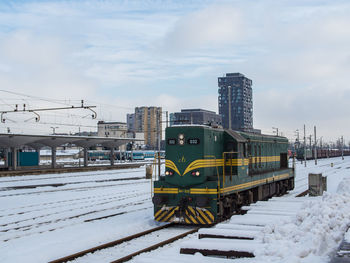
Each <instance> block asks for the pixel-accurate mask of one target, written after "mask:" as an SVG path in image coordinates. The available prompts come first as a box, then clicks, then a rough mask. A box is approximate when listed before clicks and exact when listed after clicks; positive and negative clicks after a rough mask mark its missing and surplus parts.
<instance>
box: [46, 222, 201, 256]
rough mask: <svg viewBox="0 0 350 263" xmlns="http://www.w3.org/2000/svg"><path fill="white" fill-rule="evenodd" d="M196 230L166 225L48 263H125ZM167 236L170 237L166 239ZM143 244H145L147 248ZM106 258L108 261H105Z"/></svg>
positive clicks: (196, 229)
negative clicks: (155, 240)
mask: <svg viewBox="0 0 350 263" xmlns="http://www.w3.org/2000/svg"><path fill="white" fill-rule="evenodd" d="M198 230H199V227H195V228H193V227H184V226H178V225H174V224H167V225H163V226H159V227H155V228H152V229H149V230H146V231H143V232H140V233H137V234H133V235H130V236H127V237H124V238H121V239H118V240H114V241H112V242H108V243H105V244H102V245H99V246H96V247H92V248H89V249H86V250H83V251H80V252H77V253H74V254H72V255H68V256H65V257H62V258H59V259H56V260H53V261H50V262H49V263H63V262H69V261H72V260H75V262H80V260H79V259H81V262H85V261H88V258H90V257H93V259H90V261H91V262H106V260H107V261H108V262H111V263H121V262H126V261H128V260H130V259H132V258H133V257H135V256H137V255H139V254H141V253H145V252H149V251H152V250H155V249H157V248H159V247H162V246H164V245H167V244H170V243H172V242H175V241H177V240H179V239H181V238H183V237H185V236H187V235H190V234H193V233H195V232H197V231H198ZM162 232H163V233H162ZM162 236H163V238H165V239H164V240H162V241H161V242H158V243H155V244H152V245H150V246H148V242H147V240H148V241H149V239H150V238H151V239H152V238H153V240H154V238H157V239H162ZM167 236H171V237H170V238H168V237H167ZM142 239H143V240H142ZM126 243H127V244H126ZM145 243H147V246H146V244H145ZM123 245H124V246H123ZM126 247H128V249H126ZM105 250H106V251H105ZM116 252H117V253H116ZM106 254H108V256H106ZM110 254H119V255H118V256H117V255H116V256H115V258H113V259H112V257H114V256H113V255H112V256H111V255H110ZM106 257H107V258H110V259H107V258H106Z"/></svg>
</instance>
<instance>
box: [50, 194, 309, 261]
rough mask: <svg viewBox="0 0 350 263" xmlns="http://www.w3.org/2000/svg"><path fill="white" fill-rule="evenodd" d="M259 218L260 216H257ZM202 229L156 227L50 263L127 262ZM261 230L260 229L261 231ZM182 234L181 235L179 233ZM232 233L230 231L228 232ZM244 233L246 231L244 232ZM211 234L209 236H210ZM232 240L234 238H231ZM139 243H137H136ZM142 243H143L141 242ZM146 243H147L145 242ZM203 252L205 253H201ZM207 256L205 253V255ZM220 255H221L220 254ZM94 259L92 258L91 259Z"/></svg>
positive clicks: (174, 226)
mask: <svg viewBox="0 0 350 263" xmlns="http://www.w3.org/2000/svg"><path fill="white" fill-rule="evenodd" d="M306 194H307V190H306V191H304V192H301V193H299V194H297V195H296V197H299V196H304V195H306ZM273 214H274V212H272V215H273ZM257 216H258V215H257ZM282 216H283V212H282ZM256 228H258V229H259V227H258V226H257V227H256ZM175 229H176V231H175V232H174V233H171V234H169V233H168V235H171V237H170V238H166V239H165V240H162V241H160V242H158V243H155V244H152V245H150V246H145V244H143V247H142V248H140V247H138V246H137V245H134V248H132V249H131V250H130V249H128V252H127V253H124V255H122V256H120V257H119V258H117V259H111V258H110V256H109V257H108V259H106V258H105V255H106V254H109V255H110V254H114V253H115V251H118V250H119V251H120V250H122V251H123V250H124V249H125V247H126V245H125V246H124V247H120V246H122V245H123V244H125V243H126V242H127V246H129V247H130V246H131V247H132V246H133V242H134V241H135V240H137V239H140V238H141V237H143V238H144V240H147V236H148V239H150V238H151V239H152V236H154V237H156V238H157V239H161V237H160V236H162V234H161V233H160V231H164V230H175ZM199 229H200V227H194V228H193V227H192V228H190V229H189V228H188V227H184V226H179V225H174V224H167V225H164V226H160V227H156V228H153V229H150V230H147V231H143V232H140V233H137V234H134V235H131V236H128V237H125V238H122V239H118V240H115V241H112V242H108V243H105V244H102V245H99V246H96V247H92V248H90V249H86V250H83V251H80V252H77V253H74V254H72V255H69V256H66V257H62V258H59V259H56V260H53V261H50V262H49V263H61V262H69V261H72V260H74V262H85V261H88V262H110V263H121V262H126V261H128V260H130V259H132V258H133V257H135V256H137V255H140V254H142V253H145V252H150V251H152V250H155V249H158V248H159V247H162V246H164V245H166V244H170V243H173V242H175V241H177V240H179V239H181V238H183V237H185V236H187V235H189V234H193V233H195V232H197V231H199ZM259 230H260V229H259ZM179 232H181V233H179ZM224 232H226V230H224ZM228 232H230V231H228ZM243 232H244V231H243ZM208 233H209V234H208ZM208 233H206V232H205V231H204V232H203V233H202V234H200V235H199V238H208V237H209V238H210V237H214V238H215V237H216V238H217V237H218V236H216V235H214V236H213V235H211V234H210V229H209V232H208ZM221 238H225V237H224V236H221ZM235 238H237V239H243V241H242V242H245V240H244V239H248V240H253V238H252V237H249V238H247V237H244V236H242V237H239V236H238V237H235ZM231 239H232V237H231ZM136 242H137V241H136ZM141 243H142V241H141ZM144 243H145V242H144ZM146 243H147V242H146ZM107 249H108V251H105V252H104V250H107ZM195 251H196V250H192V249H190V250H188V249H182V253H189V254H192V252H195ZM201 252H203V251H201ZM225 253H226V252H223V253H222V255H223V256H225V255H226V254H225ZM204 254H205V253H204ZM208 255H210V253H209V254H208ZM218 255H219V254H218ZM232 255H235V256H237V255H239V256H252V255H251V254H249V253H246V254H244V253H243V254H241V253H233V254H232ZM91 257H92V258H91Z"/></svg>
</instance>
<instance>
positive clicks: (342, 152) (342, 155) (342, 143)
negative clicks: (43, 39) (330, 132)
mask: <svg viewBox="0 0 350 263" xmlns="http://www.w3.org/2000/svg"><path fill="white" fill-rule="evenodd" d="M343 145H344V137H343V135H342V136H341V159H342V160H344V151H343V148H344V147H343Z"/></svg>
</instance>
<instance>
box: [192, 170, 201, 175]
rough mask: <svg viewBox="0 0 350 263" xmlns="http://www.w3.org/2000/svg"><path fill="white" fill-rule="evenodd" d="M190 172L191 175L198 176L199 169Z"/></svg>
mask: <svg viewBox="0 0 350 263" xmlns="http://www.w3.org/2000/svg"><path fill="white" fill-rule="evenodd" d="M191 174H192V175H193V176H199V175H200V172H199V171H193V172H192V173H191Z"/></svg>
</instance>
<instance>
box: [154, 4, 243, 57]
mask: <svg viewBox="0 0 350 263" xmlns="http://www.w3.org/2000/svg"><path fill="white" fill-rule="evenodd" d="M242 23H243V19H242V17H241V14H240V12H239V10H237V8H234V7H232V6H220V5H218V6H216V5H212V6H209V7H207V8H204V9H201V10H199V11H196V12H192V13H190V14H188V15H186V16H184V17H181V18H180V19H179V20H178V21H177V22H176V23H175V25H174V26H173V27H172V28H171V29H170V31H169V32H168V33H167V34H166V35H165V36H164V39H163V41H162V42H163V43H162V45H163V46H162V47H161V48H162V49H163V50H164V51H169V50H170V51H174V52H178V53H182V52H183V51H184V52H186V51H188V50H193V49H195V50H196V49H201V48H210V47H211V46H215V47H217V46H222V45H227V44H231V43H236V42H237V41H239V40H241V39H242V38H243V35H244V31H243V30H242Z"/></svg>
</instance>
